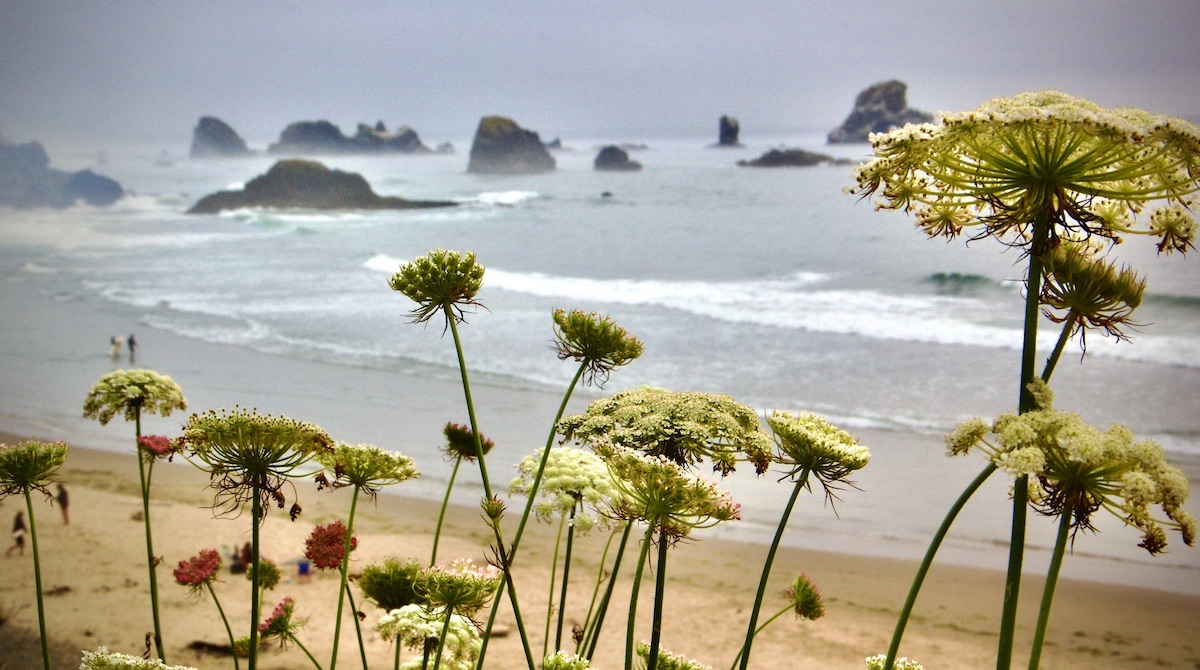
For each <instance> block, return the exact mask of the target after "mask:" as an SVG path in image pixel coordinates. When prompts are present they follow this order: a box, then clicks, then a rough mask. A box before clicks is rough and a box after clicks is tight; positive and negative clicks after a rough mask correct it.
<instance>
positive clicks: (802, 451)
mask: <svg viewBox="0 0 1200 670" xmlns="http://www.w3.org/2000/svg"><path fill="white" fill-rule="evenodd" d="M767 424H768V425H769V426H770V427H771V430H772V431H773V432H774V434H775V438H776V439H775V444H776V446H777V447H778V450H779V454H778V456H777V457H776V458H777V459H778V460H779V462H780V463H781V464H783V465H785V466H787V467H788V468H790V470H791V472H790V474H791V476H792V477H793V478H794V477H796V475H797V473H798V472H800V471H808V472H811V473H812V474H813V475H814V476H815V477H817V479H818V480H819V481H820V482H821V484H822V485H824V486H825V488H826V491H828V490H829V488H830V486H832V485H834V484H835V483H836V482H838V481H841V480H843V479H845V477H846V476H847V475H849V474H850V473H851V472H854V471H855V470H861V469H862V468H864V467H866V465H867V463H869V462H870V461H871V451H870V450H869V449H867V448H866V447H864V446H862V445H860V444H859V443H858V440H857V439H855V437H854V436H853V435H851V434H850V433H847V432H846V431H844V430H842V429H840V428H838V427H837V426H835V425H833V424H831V423H829V422H828V421H826V420H825V418H824V417H821V416H818V415H816V414H812V413H811V412H801V413H800V414H792V413H791V412H779V411H775V412H771V416H769V417H767Z"/></svg>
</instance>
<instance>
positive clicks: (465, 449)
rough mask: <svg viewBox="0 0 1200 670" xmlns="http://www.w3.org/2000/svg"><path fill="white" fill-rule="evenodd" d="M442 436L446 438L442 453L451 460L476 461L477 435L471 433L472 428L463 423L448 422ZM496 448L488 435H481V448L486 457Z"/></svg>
mask: <svg viewBox="0 0 1200 670" xmlns="http://www.w3.org/2000/svg"><path fill="white" fill-rule="evenodd" d="M442 435H443V436H445V438H446V446H445V447H443V448H442V452H443V453H444V454H446V457H447V458H449V459H450V460H454V459H456V458H461V459H463V460H465V461H474V460H475V456H476V452H475V433H474V432H472V431H471V427H470V426H464V425H463V424H461V423H453V422H447V423H446V427H445V428H443V429H442ZM494 446H496V444H495V443H494V442H492V441H491V440H490V439H488V437H487V436H486V435H483V434H480V436H479V447H480V448H481V449H482V450H483V453H484V454H485V455H486V454H487V453H488V452H490V451H491V450H492V447H494Z"/></svg>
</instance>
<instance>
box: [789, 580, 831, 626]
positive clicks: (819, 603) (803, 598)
mask: <svg viewBox="0 0 1200 670" xmlns="http://www.w3.org/2000/svg"><path fill="white" fill-rule="evenodd" d="M788 600H790V601H791V603H792V610H793V611H794V612H795V613H796V616H798V617H800V618H801V619H808V620H810V621H815V620H817V619H820V618H821V617H822V616H824V615H825V603H824V601H823V600H822V599H821V592H820V591H818V590H817V585H816V584H813V583H812V580H811V579H809V578H808V575H806V574H804V573H800V574H798V575H796V579H795V580H793V581H792V587H791V588H790V589H788Z"/></svg>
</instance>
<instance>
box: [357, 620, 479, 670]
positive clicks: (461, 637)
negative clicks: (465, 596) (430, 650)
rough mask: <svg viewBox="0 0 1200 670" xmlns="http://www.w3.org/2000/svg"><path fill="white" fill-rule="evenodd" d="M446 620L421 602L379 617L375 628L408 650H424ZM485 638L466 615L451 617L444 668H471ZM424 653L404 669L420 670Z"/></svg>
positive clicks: (380, 633)
mask: <svg viewBox="0 0 1200 670" xmlns="http://www.w3.org/2000/svg"><path fill="white" fill-rule="evenodd" d="M445 623H446V617H445V615H444V614H439V613H438V612H435V611H432V610H428V609H426V608H424V607H422V606H421V605H405V606H404V607H400V608H396V609H393V610H391V611H389V612H388V613H386V614H384V615H382V616H380V617H379V621H378V623H376V624H375V630H377V631H379V636H380V637H381V638H383V639H384V640H388V641H391V640H396V641H397V643H398V644H403V645H404V646H405V647H407V648H408V649H411V650H414V651H417V652H423V651H424V648H425V641H426V640H429V639H433V640H437V639H438V636H440V635H441V634H442V627H443V626H444V625H445ZM480 647H482V639H481V637H480V635H479V629H478V628H477V627H476V626H475V624H474V623H473V622H472V621H471V620H470V619H468V618H467V617H465V616H461V615H459V614H454V615H452V616H451V617H450V628H449V629H448V630H447V631H446V644H445V648H443V650H442V663H441V667H442V668H445V669H446V670H471V669H472V668H473V667H474V666H475V659H476V658H478V657H479V649H480ZM421 661H422V656H421V655H420V653H418V656H417V657H416V658H415V659H413V660H412V661H409V662H408V663H405V664H403V665H401V666H400V667H401V668H406V669H408V670H416V669H419V668H420V667H421Z"/></svg>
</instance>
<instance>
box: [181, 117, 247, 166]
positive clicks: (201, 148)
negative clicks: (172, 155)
mask: <svg viewBox="0 0 1200 670" xmlns="http://www.w3.org/2000/svg"><path fill="white" fill-rule="evenodd" d="M252 153H253V152H252V151H250V149H248V148H246V141H245V140H243V139H242V138H241V136H240V135H238V134H237V132H235V131H234V129H233V128H231V127H229V124H227V123H225V122H224V121H222V120H221V119H218V118H217V117H215V116H202V117H200V121H199V122H198V123H197V124H196V128H195V129H194V130H192V151H191V156H192V158H211V157H236V156H249V155H251V154H252Z"/></svg>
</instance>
